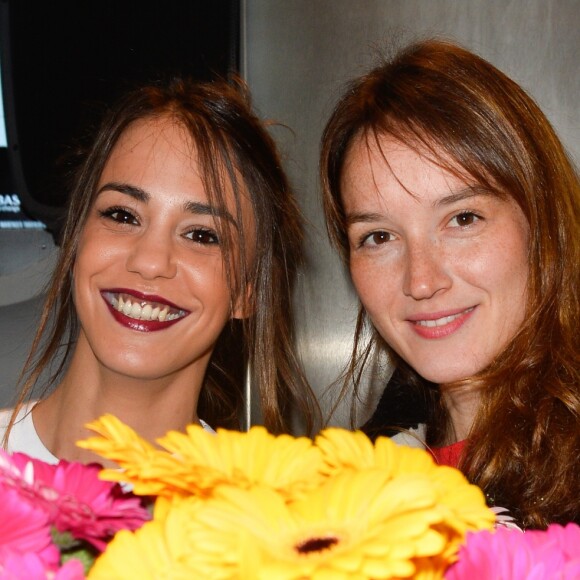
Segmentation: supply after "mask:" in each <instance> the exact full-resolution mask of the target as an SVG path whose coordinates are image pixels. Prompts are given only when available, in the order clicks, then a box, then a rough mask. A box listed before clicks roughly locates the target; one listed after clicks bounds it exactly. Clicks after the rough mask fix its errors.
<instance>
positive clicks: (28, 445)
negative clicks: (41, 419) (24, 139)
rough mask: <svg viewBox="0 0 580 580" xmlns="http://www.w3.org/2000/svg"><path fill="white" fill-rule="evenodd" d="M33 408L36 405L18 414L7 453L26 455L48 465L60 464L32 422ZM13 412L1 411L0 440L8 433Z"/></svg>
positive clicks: (9, 410) (25, 407)
mask: <svg viewBox="0 0 580 580" xmlns="http://www.w3.org/2000/svg"><path fill="white" fill-rule="evenodd" d="M33 406H34V403H32V404H30V405H28V406H24V407H23V408H22V409H21V410H20V411H19V412H18V415H17V416H16V420H15V421H14V425H13V426H12V430H11V431H10V436H9V437H8V442H7V446H6V451H8V452H9V453H26V455H29V456H30V457H34V458H35V459H40V460H41V461H44V462H46V463H58V458H57V457H55V456H54V455H53V454H52V453H51V452H50V451H49V450H48V449H47V448H46V447H45V445H44V443H43V442H42V441H41V440H40V437H39V436H38V433H37V432H36V429H35V428H34V422H33V421H32V407H33ZM12 412H13V410H12V409H3V410H1V411H0V438H3V437H4V434H5V433H6V429H7V428H8V423H9V422H10V417H11V416H12Z"/></svg>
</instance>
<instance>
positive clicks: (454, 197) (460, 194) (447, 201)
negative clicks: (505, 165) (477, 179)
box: [433, 185, 494, 207]
mask: <svg viewBox="0 0 580 580" xmlns="http://www.w3.org/2000/svg"><path fill="white" fill-rule="evenodd" d="M480 195H488V196H489V195H494V193H493V192H492V191H490V190H489V189H488V188H486V187H482V186H481V185H471V186H467V187H463V188H461V189H459V190H457V191H454V192H453V193H451V194H449V195H446V196H445V197H442V198H441V199H438V200H437V201H435V202H433V207H441V206H446V205H451V204H454V203H456V202H458V201H463V200H464V199H470V198H472V197H478V196H480Z"/></svg>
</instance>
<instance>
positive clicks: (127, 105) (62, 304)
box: [13, 77, 318, 433]
mask: <svg viewBox="0 0 580 580" xmlns="http://www.w3.org/2000/svg"><path fill="white" fill-rule="evenodd" d="M155 117H169V118H172V119H173V120H174V121H175V122H176V123H178V124H179V125H181V126H182V127H183V128H184V129H185V130H186V131H187V133H188V134H189V135H190V136H191V139H192V141H193V143H195V147H196V152H197V155H198V156H199V163H200V167H201V170H202V178H203V181H204V185H205V187H206V191H207V193H208V197H209V199H210V201H211V202H212V203H213V204H215V205H216V206H217V207H218V208H220V209H223V208H225V205H226V200H225V197H224V193H223V192H225V191H226V190H227V188H226V187H224V184H225V183H229V184H230V185H231V187H232V189H233V192H234V197H235V203H236V211H237V216H236V217H237V219H238V220H239V222H240V223H241V196H242V195H244V196H247V197H248V198H249V200H250V203H251V207H252V210H253V213H254V223H255V237H254V239H255V240H256V244H255V248H253V250H254V252H253V254H254V259H253V261H252V263H247V261H246V259H245V256H246V255H247V254H246V246H247V243H248V242H247V239H252V238H251V237H248V236H247V233H245V232H244V231H243V228H240V230H239V231H236V233H232V231H231V229H230V228H227V227H222V228H221V230H222V231H220V232H219V233H220V239H221V240H222V245H223V252H224V262H225V264H226V265H229V268H227V274H228V280H229V284H230V287H231V289H232V297H236V296H240V293H241V292H242V289H244V288H251V289H252V290H251V293H250V296H249V297H248V298H247V302H248V303H247V304H246V311H247V312H249V313H250V315H249V316H248V317H247V318H245V319H243V320H241V321H239V320H232V321H231V322H230V323H229V324H228V325H227V326H226V328H225V329H224V330H223V332H222V334H221V336H220V338H219V340H218V343H217V345H216V347H215V349H214V352H213V355H212V358H211V360H210V364H209V366H208V370H207V372H206V377H205V380H204V384H203V388H202V390H201V394H200V399H199V404H198V411H199V414H200V416H202V417H203V418H204V419H205V420H207V421H208V422H209V423H210V424H212V425H213V426H216V427H217V426H222V427H230V428H239V427H240V417H241V414H240V411H241V408H242V404H243V388H244V384H245V381H246V380H248V376H247V374H246V373H247V369H249V373H250V376H249V379H250V380H251V383H252V386H253V388H254V389H255V391H256V393H257V394H258V396H259V401H260V407H261V411H262V418H263V422H264V424H265V425H266V427H267V428H268V429H269V430H270V431H272V432H276V433H277V432H285V431H289V430H290V429H291V421H292V415H293V413H295V412H296V409H298V411H299V412H300V414H301V418H302V420H303V424H304V425H305V428H306V429H307V430H308V431H311V430H313V428H314V427H313V425H314V424H315V421H316V420H317V414H318V407H317V403H316V399H315V397H314V395H313V393H312V391H311V389H310V387H309V386H308V384H307V382H306V379H305V377H304V374H303V371H302V369H301V366H300V364H299V361H298V359H297V356H296V354H295V350H294V345H293V328H292V288H293V283H294V279H295V275H296V272H297V268H298V267H299V266H300V264H301V260H302V239H303V221H302V216H301V213H300V210H299V208H298V205H297V203H296V201H295V198H294V196H293V193H292V191H291V188H290V186H289V184H288V181H287V178H286V175H285V173H284V172H283V170H282V167H281V162H280V157H279V154H278V152H277V148H276V146H275V143H274V141H273V139H272V137H271V136H270V134H269V133H268V131H267V127H266V124H265V123H264V122H262V121H261V120H260V119H259V118H258V117H257V116H256V114H255V113H254V112H253V111H252V108H251V102H250V95H249V92H248V90H247V87H246V86H245V84H244V83H243V82H242V81H241V80H240V79H239V78H237V77H233V78H232V79H230V80H229V81H226V80H214V81H212V82H196V81H194V80H191V79H185V78H173V79H171V80H169V81H167V82H159V83H156V84H151V85H148V86H144V87H140V88H137V89H134V90H133V91H131V92H130V93H128V94H127V95H126V96H124V97H123V98H122V99H121V100H120V101H119V102H118V103H117V104H116V105H115V106H114V107H113V108H111V109H110V110H109V112H108V113H107V114H106V116H105V118H104V120H103V121H102V123H101V125H100V127H99V128H98V130H97V132H96V135H95V138H94V140H93V141H92V143H91V145H90V146H89V147H88V149H87V150H86V151H83V152H82V161H81V162H80V163H79V165H78V169H77V170H76V173H75V175H74V179H73V183H72V189H71V193H70V195H69V203H68V207H67V211H66V218H65V223H64V226H63V228H62V230H61V235H60V239H61V243H60V246H61V247H60V257H59V260H58V264H57V266H56V269H55V271H54V274H53V277H52V281H51V283H50V286H49V289H48V293H47V298H46V302H45V305H44V309H43V313H42V317H41V321H40V325H39V329H38V332H37V334H36V337H35V340H34V342H33V346H32V350H31V354H30V356H29V358H28V360H27V363H26V366H25V369H24V372H23V375H22V376H23V377H24V379H23V382H22V389H21V392H20V395H19V398H18V401H17V404H16V408H15V413H14V414H13V418H14V417H15V416H16V413H17V411H18V409H19V408H21V406H22V404H23V403H24V401H26V400H27V399H28V398H30V395H31V393H32V391H33V389H34V387H35V386H36V384H37V383H38V382H39V380H40V377H41V376H42V375H43V372H45V371H46V369H50V367H51V365H52V364H54V360H55V359H57V360H60V363H59V364H57V368H56V370H55V371H54V372H52V373H51V375H50V378H49V380H48V382H47V384H46V385H45V389H44V391H43V392H45V391H46V390H47V389H48V388H49V387H51V386H52V385H54V384H55V383H56V382H57V380H58V378H59V376H61V374H62V372H63V370H64V368H65V366H66V363H67V361H68V360H69V358H70V355H71V354H72V351H73V350H74V343H75V338H76V335H77V332H78V319H77V315H76V312H75V306H74V303H73V298H72V271H73V265H74V262H75V256H76V251H77V246H78V241H79V237H80V235H81V232H82V230H83V227H84V224H85V222H86V219H87V216H88V213H89V211H90V208H91V207H92V204H93V201H94V199H95V195H96V191H97V183H98V180H99V178H100V175H101V173H102V171H103V168H104V166H105V164H106V162H107V160H108V158H109V156H110V154H111V151H112V150H113V147H114V146H115V144H116V143H117V141H118V140H119V138H120V136H121V135H122V134H123V133H124V131H125V130H126V129H127V128H128V127H129V126H130V125H131V124H132V123H135V122H136V121H138V120H141V119H148V118H155ZM218 227H219V224H218ZM234 247H236V248H238V251H237V252H236V253H235V254H234V252H233V251H232V250H233V248H234ZM234 255H235V256H236V258H235V259H234ZM234 260H235V261H234ZM61 349H64V353H63V354H59V351H60V350H61ZM59 357H60V359H59Z"/></svg>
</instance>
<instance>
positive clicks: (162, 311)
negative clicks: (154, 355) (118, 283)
mask: <svg viewBox="0 0 580 580" xmlns="http://www.w3.org/2000/svg"><path fill="white" fill-rule="evenodd" d="M105 297H106V298H107V300H108V301H109V303H110V304H111V305H112V306H113V308H114V309H115V310H117V311H118V312H122V313H123V314H124V315H125V316H128V317H129V318H134V319H135V320H159V321H160V322H163V321H169V320H176V319H178V318H183V317H184V316H185V314H186V313H185V312H184V311H183V310H173V309H171V308H170V307H169V306H167V305H161V304H157V303H155V302H146V301H144V300H136V299H132V298H131V297H130V296H128V295H125V298H123V296H122V295H120V294H111V293H106V294H105Z"/></svg>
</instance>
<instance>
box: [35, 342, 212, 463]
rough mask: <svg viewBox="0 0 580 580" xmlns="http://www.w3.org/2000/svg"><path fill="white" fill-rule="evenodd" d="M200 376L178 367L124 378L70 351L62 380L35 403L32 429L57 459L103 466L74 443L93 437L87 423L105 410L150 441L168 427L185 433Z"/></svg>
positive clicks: (194, 413)
mask: <svg viewBox="0 0 580 580" xmlns="http://www.w3.org/2000/svg"><path fill="white" fill-rule="evenodd" d="M199 375H200V373H199V372H197V373H194V372H187V371H182V372H180V373H176V374H174V375H172V376H169V377H163V378H157V379H147V378H135V377H128V376H123V375H119V374H118V373H115V372H113V371H111V370H108V369H104V368H102V366H100V365H98V364H87V362H86V359H83V358H82V357H78V356H77V353H76V352H75V354H74V355H73V358H72V360H71V364H70V366H69V368H68V370H67V372H66V374H65V375H64V377H63V380H62V381H61V382H60V384H59V385H58V386H57V388H56V389H55V390H54V392H53V393H52V394H51V395H50V396H49V397H47V398H46V399H45V400H43V401H41V402H40V403H39V404H38V405H37V406H36V407H35V410H34V412H33V419H34V424H35V428H36V430H37V432H38V435H39V437H40V439H41V440H42V442H43V443H44V444H45V446H46V447H47V448H48V449H49V450H50V451H51V452H52V453H53V455H55V456H56V457H58V458H59V459H67V460H69V461H80V462H83V463H88V462H91V461H97V462H99V463H102V464H106V463H107V462H106V461H105V460H103V459H102V458H101V457H99V456H96V455H94V454H93V453H91V452H89V451H85V450H82V449H80V448H78V447H77V446H76V441H78V440H80V439H85V438H87V437H89V436H93V435H94V433H92V432H91V431H89V430H88V429H86V427H85V425H86V423H88V422H90V421H93V420H95V419H98V418H99V417H100V416H102V415H103V414H105V413H110V414H113V415H115V416H116V417H117V418H118V419H120V420H121V421H122V422H123V423H125V424H126V425H128V426H129V427H131V428H132V429H134V430H135V431H136V432H137V433H138V434H139V435H140V436H141V437H143V438H144V439H146V440H148V441H149V442H151V443H154V442H155V440H156V439H157V438H159V437H162V436H164V435H165V434H166V433H167V432H168V431H170V430H176V431H184V430H185V427H186V426H187V425H189V424H191V423H196V422H198V421H199V419H198V417H197V400H198V396H199V392H200V390H201V384H202V379H203V376H199Z"/></svg>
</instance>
